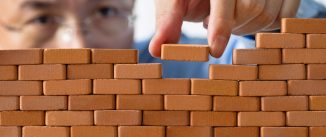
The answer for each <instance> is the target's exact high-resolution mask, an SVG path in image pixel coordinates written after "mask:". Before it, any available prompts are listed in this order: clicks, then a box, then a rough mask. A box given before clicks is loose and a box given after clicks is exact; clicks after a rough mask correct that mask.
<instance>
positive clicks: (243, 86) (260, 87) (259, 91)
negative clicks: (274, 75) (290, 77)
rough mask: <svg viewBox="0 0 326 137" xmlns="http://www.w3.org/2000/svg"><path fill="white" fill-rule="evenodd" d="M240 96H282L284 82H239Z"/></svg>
mask: <svg viewBox="0 0 326 137" xmlns="http://www.w3.org/2000/svg"><path fill="white" fill-rule="evenodd" d="M239 94H240V96H284V95H286V94H287V83H286V81H240V86H239Z"/></svg>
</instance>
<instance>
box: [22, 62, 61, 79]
mask: <svg viewBox="0 0 326 137" xmlns="http://www.w3.org/2000/svg"><path fill="white" fill-rule="evenodd" d="M18 79H19V80H63V79H66V66H65V65H61V64H53V65H52V64H51V65H21V66H19V67H18Z"/></svg>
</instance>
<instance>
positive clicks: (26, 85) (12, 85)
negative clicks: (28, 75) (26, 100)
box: [0, 81, 42, 96]
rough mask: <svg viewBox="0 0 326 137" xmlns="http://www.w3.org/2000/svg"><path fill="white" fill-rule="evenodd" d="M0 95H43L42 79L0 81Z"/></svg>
mask: <svg viewBox="0 0 326 137" xmlns="http://www.w3.org/2000/svg"><path fill="white" fill-rule="evenodd" d="M0 87H1V88H0V95H4V96H7V95H18V96H23V95H41V94H42V82H40V81H0Z"/></svg>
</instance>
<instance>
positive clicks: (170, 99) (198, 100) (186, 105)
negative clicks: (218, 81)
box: [164, 95, 212, 110]
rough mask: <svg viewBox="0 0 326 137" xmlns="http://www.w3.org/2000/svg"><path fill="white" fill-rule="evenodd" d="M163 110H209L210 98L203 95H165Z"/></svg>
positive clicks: (210, 105) (210, 106) (210, 107)
mask: <svg viewBox="0 0 326 137" xmlns="http://www.w3.org/2000/svg"><path fill="white" fill-rule="evenodd" d="M164 109H165V110H211V109H212V97H211V96H204V95H165V96H164Z"/></svg>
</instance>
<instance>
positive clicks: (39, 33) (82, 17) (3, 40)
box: [0, 0, 133, 49]
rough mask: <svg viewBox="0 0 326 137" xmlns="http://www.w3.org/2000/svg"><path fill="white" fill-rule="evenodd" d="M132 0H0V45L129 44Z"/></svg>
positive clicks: (118, 46)
mask: <svg viewBox="0 0 326 137" xmlns="http://www.w3.org/2000/svg"><path fill="white" fill-rule="evenodd" d="M132 7H133V0H1V3H0V9H2V11H1V13H0V49H19V48H85V47H86V48H131V46H132V41H133V26H132V21H131V20H130V17H131V16H130V15H131V13H132Z"/></svg>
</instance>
